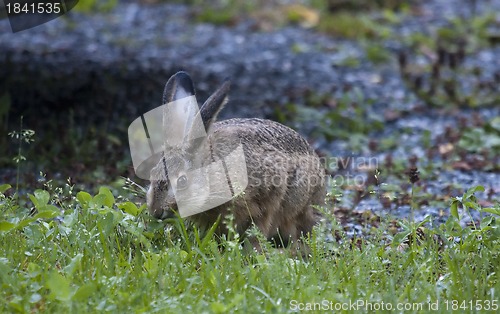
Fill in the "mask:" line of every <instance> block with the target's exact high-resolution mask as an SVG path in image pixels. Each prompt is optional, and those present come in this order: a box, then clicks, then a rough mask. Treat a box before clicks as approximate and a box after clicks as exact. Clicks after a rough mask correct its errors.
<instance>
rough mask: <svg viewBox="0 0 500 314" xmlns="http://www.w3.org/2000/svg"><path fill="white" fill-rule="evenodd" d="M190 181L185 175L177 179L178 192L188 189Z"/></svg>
mask: <svg viewBox="0 0 500 314" xmlns="http://www.w3.org/2000/svg"><path fill="white" fill-rule="evenodd" d="M187 184H188V179H187V177H186V176H185V175H182V176H180V177H179V178H177V190H184V189H185V188H186V187H187Z"/></svg>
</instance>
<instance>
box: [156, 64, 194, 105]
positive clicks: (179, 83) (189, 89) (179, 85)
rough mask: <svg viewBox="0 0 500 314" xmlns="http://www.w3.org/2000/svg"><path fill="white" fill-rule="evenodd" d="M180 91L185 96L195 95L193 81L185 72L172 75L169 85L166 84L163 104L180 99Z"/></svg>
mask: <svg viewBox="0 0 500 314" xmlns="http://www.w3.org/2000/svg"><path fill="white" fill-rule="evenodd" d="M179 91H182V94H183V95H186V94H190V95H194V94H195V90H194V84H193V80H191V77H190V76H189V74H187V73H186V72H184V71H179V72H177V73H175V74H174V75H172V76H171V77H170V79H169V80H168V82H167V84H165V89H164V90H163V104H165V103H167V102H169V101H172V100H176V99H178V97H179V94H178V92H179ZM184 97H185V96H184Z"/></svg>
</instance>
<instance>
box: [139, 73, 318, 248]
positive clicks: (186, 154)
mask: <svg viewBox="0 0 500 314" xmlns="http://www.w3.org/2000/svg"><path fill="white" fill-rule="evenodd" d="M229 85H230V84H229V81H227V80H226V81H225V82H224V83H223V84H222V86H221V87H220V88H219V89H218V90H217V91H216V92H215V93H214V94H213V95H212V96H211V97H210V98H209V99H208V100H207V101H206V102H205V103H204V104H203V106H202V107H201V109H200V110H199V112H194V111H193V110H192V109H186V108H184V107H186V106H187V105H185V104H184V105H183V104H182V103H181V104H180V106H181V107H177V108H176V109H165V110H164V112H163V126H164V132H166V133H168V134H164V136H165V138H169V139H170V140H165V149H164V152H163V154H162V157H161V159H160V160H159V162H158V163H157V165H156V166H154V167H153V168H152V170H151V174H150V181H151V185H150V186H149V189H148V192H147V205H148V208H149V212H150V214H151V215H152V216H154V217H156V218H158V219H165V218H169V217H173V216H174V215H175V211H178V210H179V207H180V205H181V201H182V206H184V208H189V207H190V206H192V207H198V208H203V211H201V212H198V213H195V214H192V215H190V216H189V217H188V218H187V219H190V220H191V221H193V222H194V223H195V224H197V225H198V226H200V227H202V228H207V227H211V226H212V225H213V224H214V223H215V222H216V221H217V219H218V218H219V216H221V217H222V218H223V217H224V216H226V215H228V214H232V215H233V217H234V220H233V222H234V224H235V226H234V228H235V230H236V231H237V232H238V233H239V234H240V235H241V236H242V237H243V236H244V235H245V231H246V230H247V229H248V228H249V227H250V226H252V224H255V225H256V226H257V227H258V228H259V229H260V231H261V232H262V234H263V235H264V236H265V237H266V238H268V239H269V240H273V241H275V242H276V243H277V244H278V245H283V244H284V245H287V243H290V241H292V242H294V243H297V242H300V241H299V239H300V237H301V236H302V235H306V234H308V233H309V232H311V230H312V228H313V226H314V225H315V224H316V223H317V222H318V219H319V218H320V214H319V213H318V212H317V211H316V210H315V209H314V207H313V205H322V204H323V203H324V199H325V193H326V192H325V190H326V188H325V170H324V166H323V165H322V163H321V161H320V159H319V157H318V156H317V155H316V153H315V152H314V150H313V149H312V148H311V147H310V146H309V144H308V143H307V142H306V140H305V139H304V138H302V137H301V136H300V135H299V134H298V133H297V132H295V131H294V130H292V129H290V128H288V127H286V126H284V125H282V124H280V123H277V122H274V121H271V120H263V119H257V118H250V119H229V120H223V121H216V120H217V115H218V114H219V112H220V111H221V110H222V108H223V107H224V105H225V104H226V102H227V93H228V91H229ZM194 93H195V91H194V86H193V82H192V80H191V78H190V77H189V75H188V74H187V73H185V72H178V73H176V74H175V75H173V76H172V77H171V78H170V79H169V80H168V82H167V84H166V86H165V90H164V94H163V103H164V104H167V103H175V102H177V101H179V100H181V99H185V98H186V97H189V96H194ZM195 103H196V102H195ZM182 106H184V107H182ZM197 108H198V107H197V104H196V109H197ZM178 119H183V120H184V122H182V123H179V121H178ZM197 122H198V123H200V124H201V126H202V127H203V128H204V130H203V131H202V133H203V132H204V131H206V133H205V136H204V137H200V136H197V135H193V134H194V133H196V132H199V131H200V130H198V129H199V128H198V127H197V126H196V125H195V124H196V123H197ZM172 139H174V140H172ZM175 139H177V140H175ZM180 139H184V140H180ZM238 148H241V149H242V150H241V154H242V156H243V158H244V159H243V160H244V163H243V164H241V163H231V161H230V160H229V158H227V157H228V156H230V155H231V154H232V153H233V152H235V151H238ZM222 161H224V162H222ZM240 161H241V159H239V160H238V162H240ZM216 163H219V165H223V166H221V167H219V169H222V170H220V171H213V173H212V171H201V172H200V171H198V170H200V169H210V168H209V167H210V165H213V164H216ZM245 168H246V169H245ZM242 173H243V174H244V176H245V177H244V178H243V177H242ZM232 178H237V179H238V178H241V180H240V183H241V182H243V183H242V186H237V185H235V184H234V182H231V179H232ZM214 182H215V183H214ZM243 185H244V186H243ZM218 186H226V187H228V189H229V191H230V194H229V198H226V199H223V198H221V199H220V200H219V202H213V203H212V204H216V205H217V206H215V207H214V206H209V205H207V200H213V199H214V197H215V199H217V193H218V192H214V191H212V190H213V189H214V187H216V188H215V189H217V187H218ZM207 195H208V196H209V197H207ZM226 196H227V195H226ZM203 206H204V207H203ZM227 231H228V230H227V226H225V225H224V224H223V223H219V226H218V228H217V230H216V232H217V233H218V234H223V233H226V232H227ZM250 241H251V242H252V244H253V245H254V246H255V247H256V248H258V243H256V241H255V239H250Z"/></svg>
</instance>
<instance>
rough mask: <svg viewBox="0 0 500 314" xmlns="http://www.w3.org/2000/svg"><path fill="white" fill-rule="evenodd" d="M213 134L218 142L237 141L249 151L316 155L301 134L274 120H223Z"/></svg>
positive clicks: (216, 125)
mask: <svg viewBox="0 0 500 314" xmlns="http://www.w3.org/2000/svg"><path fill="white" fill-rule="evenodd" d="M213 134H214V135H215V137H216V138H217V141H218V142H219V141H221V140H222V141H225V140H227V141H228V142H234V141H236V142H239V143H242V144H243V146H244V147H245V146H246V148H247V149H248V148H252V149H255V150H259V151H280V152H283V153H287V154H293V155H296V154H300V155H311V154H313V155H314V154H315V153H314V150H313V149H312V148H311V146H310V145H309V144H308V143H307V141H306V140H305V139H304V138H303V137H302V136H301V135H300V134H299V133H297V132H296V131H294V130H293V129H291V128H289V127H287V126H285V125H283V124H281V123H278V122H275V121H272V120H265V119H258V118H251V119H229V120H223V121H219V122H216V123H215V124H214V125H213ZM249 146H251V147H249Z"/></svg>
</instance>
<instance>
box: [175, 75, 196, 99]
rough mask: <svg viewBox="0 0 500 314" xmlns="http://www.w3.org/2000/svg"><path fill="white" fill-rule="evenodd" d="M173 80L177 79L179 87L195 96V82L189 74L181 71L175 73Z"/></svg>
mask: <svg viewBox="0 0 500 314" xmlns="http://www.w3.org/2000/svg"><path fill="white" fill-rule="evenodd" d="M173 78H174V79H175V82H176V85H177V87H180V88H182V89H183V90H185V91H186V92H188V93H191V94H192V95H194V94H195V92H194V84H193V80H192V79H191V77H190V76H189V74H187V73H186V72H184V71H180V72H177V73H175V74H174V76H173Z"/></svg>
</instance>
